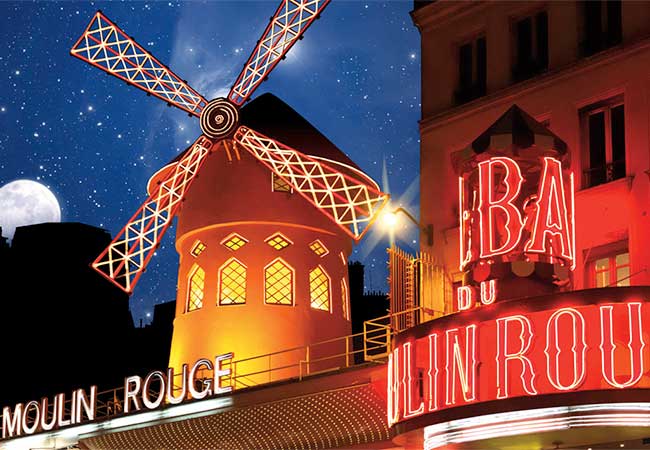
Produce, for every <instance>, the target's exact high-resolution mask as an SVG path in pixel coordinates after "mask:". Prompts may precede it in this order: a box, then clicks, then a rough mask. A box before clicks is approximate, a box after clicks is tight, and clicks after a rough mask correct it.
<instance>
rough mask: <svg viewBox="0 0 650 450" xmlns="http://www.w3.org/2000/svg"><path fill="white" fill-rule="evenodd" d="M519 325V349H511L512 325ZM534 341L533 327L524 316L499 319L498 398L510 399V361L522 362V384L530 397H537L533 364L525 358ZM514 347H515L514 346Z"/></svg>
mask: <svg viewBox="0 0 650 450" xmlns="http://www.w3.org/2000/svg"><path fill="white" fill-rule="evenodd" d="M515 323H517V324H518V325H519V337H517V338H515V339H517V340H518V344H519V347H518V348H516V347H515V348H513V349H510V345H509V342H510V341H511V340H512V335H513V333H514V334H515V335H516V332H515V331H514V330H511V329H510V328H511V325H510V324H513V325H514V324H515ZM532 340H533V327H532V325H531V324H530V320H528V319H527V318H526V317H524V316H520V315H517V316H510V317H505V318H503V319H497V357H496V360H497V398H508V396H509V395H510V390H509V389H508V362H509V361H510V360H513V359H515V360H519V361H520V362H521V373H520V375H519V376H520V378H521V384H522V386H523V387H524V390H525V391H526V392H527V393H528V394H530V395H536V394H537V391H536V390H535V385H534V384H533V380H534V379H535V373H534V371H533V364H532V362H531V361H530V359H528V357H527V356H524V355H525V354H526V353H527V352H528V350H529V349H530V344H531V342H532ZM513 347H514V346H513Z"/></svg>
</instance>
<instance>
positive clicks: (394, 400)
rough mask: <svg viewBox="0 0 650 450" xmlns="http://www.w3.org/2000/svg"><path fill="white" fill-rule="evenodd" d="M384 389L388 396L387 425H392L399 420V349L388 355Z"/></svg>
mask: <svg viewBox="0 0 650 450" xmlns="http://www.w3.org/2000/svg"><path fill="white" fill-rule="evenodd" d="M386 388H387V389H386V391H387V392H386V393H387V394H388V399H387V400H388V405H387V406H388V407H387V408H386V410H387V413H388V414H387V416H388V417H387V419H388V425H392V424H394V423H395V422H397V421H398V420H399V347H397V348H395V350H393V352H392V353H391V354H389V355H388V380H387V383H386Z"/></svg>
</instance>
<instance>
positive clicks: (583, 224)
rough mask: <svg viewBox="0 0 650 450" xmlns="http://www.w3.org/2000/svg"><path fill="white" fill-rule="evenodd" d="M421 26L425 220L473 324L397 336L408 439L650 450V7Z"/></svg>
mask: <svg viewBox="0 0 650 450" xmlns="http://www.w3.org/2000/svg"><path fill="white" fill-rule="evenodd" d="M412 16H413V19H414V22H415V24H416V26H417V27H418V28H419V30H420V33H421V38H422V52H421V54H422V120H421V122H420V132H421V170H422V173H421V178H420V180H421V185H420V198H421V209H420V214H421V223H424V224H432V225H433V228H434V230H435V235H434V243H433V245H431V246H429V245H427V242H425V241H424V240H421V250H422V251H423V252H424V253H426V254H427V255H429V257H430V258H433V259H434V260H435V261H437V262H438V263H439V265H438V266H437V267H440V268H442V270H444V272H445V277H443V278H440V279H437V280H433V281H431V283H432V284H433V285H434V286H436V289H438V290H447V291H449V292H450V293H451V295H447V296H445V297H444V304H443V305H441V304H440V302H441V301H440V300H438V302H439V303H438V304H437V305H436V304H435V303H429V305H431V306H433V305H436V306H437V308H436V309H437V310H442V311H445V312H451V311H458V313H457V314H453V315H448V316H445V317H441V318H438V319H436V320H431V321H428V322H424V323H420V324H419V325H416V326H413V327H411V328H409V329H407V330H405V331H403V332H402V333H400V334H398V335H397V337H396V338H395V340H394V350H393V352H392V355H391V357H390V362H389V366H390V367H389V369H388V373H389V380H388V409H387V411H388V415H387V418H388V420H389V422H390V423H392V424H393V426H392V429H393V431H395V433H396V434H397V436H396V437H395V438H394V442H397V443H400V444H401V445H404V446H406V447H410V446H413V447H416V448H422V447H424V448H426V449H433V448H447V447H450V446H453V448H464V449H465V448H466V449H473V448H513V449H519V448H521V449H524V448H585V449H586V448H611V447H614V446H615V447H623V446H625V447H633V448H639V447H641V446H642V445H643V443H642V439H643V438H645V437H646V436H645V433H646V431H645V430H646V429H647V428H646V427H648V425H650V422H648V417H650V416H648V411H650V403H649V402H650V391H648V388H649V387H650V377H649V375H648V374H649V372H648V367H649V364H650V352H649V351H648V342H649V339H650V335H649V334H648V330H649V329H650V328H649V327H650V322H649V321H650V317H649V316H648V313H649V312H650V303H648V300H649V299H648V294H649V291H648V288H647V286H648V285H649V284H650V273H648V270H647V265H648V261H649V260H650V248H649V247H648V240H649V239H650V232H649V231H648V230H650V222H649V219H648V217H647V214H646V212H647V210H648V208H649V207H650V200H649V197H648V192H649V189H650V183H649V180H650V176H649V174H650V172H648V170H649V169H648V167H650V165H649V160H648V151H647V149H648V148H649V146H650V141H649V134H648V130H649V122H648V115H649V113H650V108H649V105H648V102H647V98H646V96H645V94H644V93H645V92H647V90H648V88H649V86H650V84H648V79H649V78H648V74H649V73H650V72H649V71H648V67H650V66H649V65H648V64H649V63H650V39H649V36H650V7H649V6H648V4H647V3H635V4H633V3H627V2H616V1H611V2H598V1H594V2H559V3H558V2H555V3H554V2H551V3H546V2H526V3H524V2H521V3H512V2H510V3H508V2H485V3H445V2H416V9H415V10H414V11H413V13H412ZM513 105H516V106H513ZM430 180H437V182H436V183H431V182H430ZM421 267H424V265H422V266H421ZM592 288H598V289H592ZM420 300H422V305H423V306H427V301H428V300H429V299H427V296H426V294H422V295H421V296H420ZM422 317H424V319H426V318H430V317H431V314H430V313H427V312H424V313H422V314H421V316H420V318H422ZM486 344H487V345H486Z"/></svg>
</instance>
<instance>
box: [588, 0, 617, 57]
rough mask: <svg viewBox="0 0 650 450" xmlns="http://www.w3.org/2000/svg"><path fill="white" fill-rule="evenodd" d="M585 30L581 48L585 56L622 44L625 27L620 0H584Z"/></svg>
mask: <svg viewBox="0 0 650 450" xmlns="http://www.w3.org/2000/svg"><path fill="white" fill-rule="evenodd" d="M582 11H583V18H584V32H583V40H582V43H581V50H582V54H583V55H584V56H589V55H593V54H594V53H597V52H599V51H601V50H605V49H606V48H609V47H612V46H614V45H617V44H620V43H621V39H622V35H623V29H622V23H621V20H622V16H621V1H620V0H608V1H600V0H587V1H583V2H582Z"/></svg>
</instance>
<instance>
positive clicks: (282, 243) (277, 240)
mask: <svg viewBox="0 0 650 450" xmlns="http://www.w3.org/2000/svg"><path fill="white" fill-rule="evenodd" d="M264 242H266V243H267V244H268V245H270V246H271V247H273V248H274V249H276V250H278V251H279V250H283V249H285V248H287V247H288V246H290V245H291V244H292V243H293V242H291V241H290V240H289V238H287V237H286V236H284V235H283V234H282V233H275V234H273V235H271V236H269V237H267V238H266V240H265V241H264Z"/></svg>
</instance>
